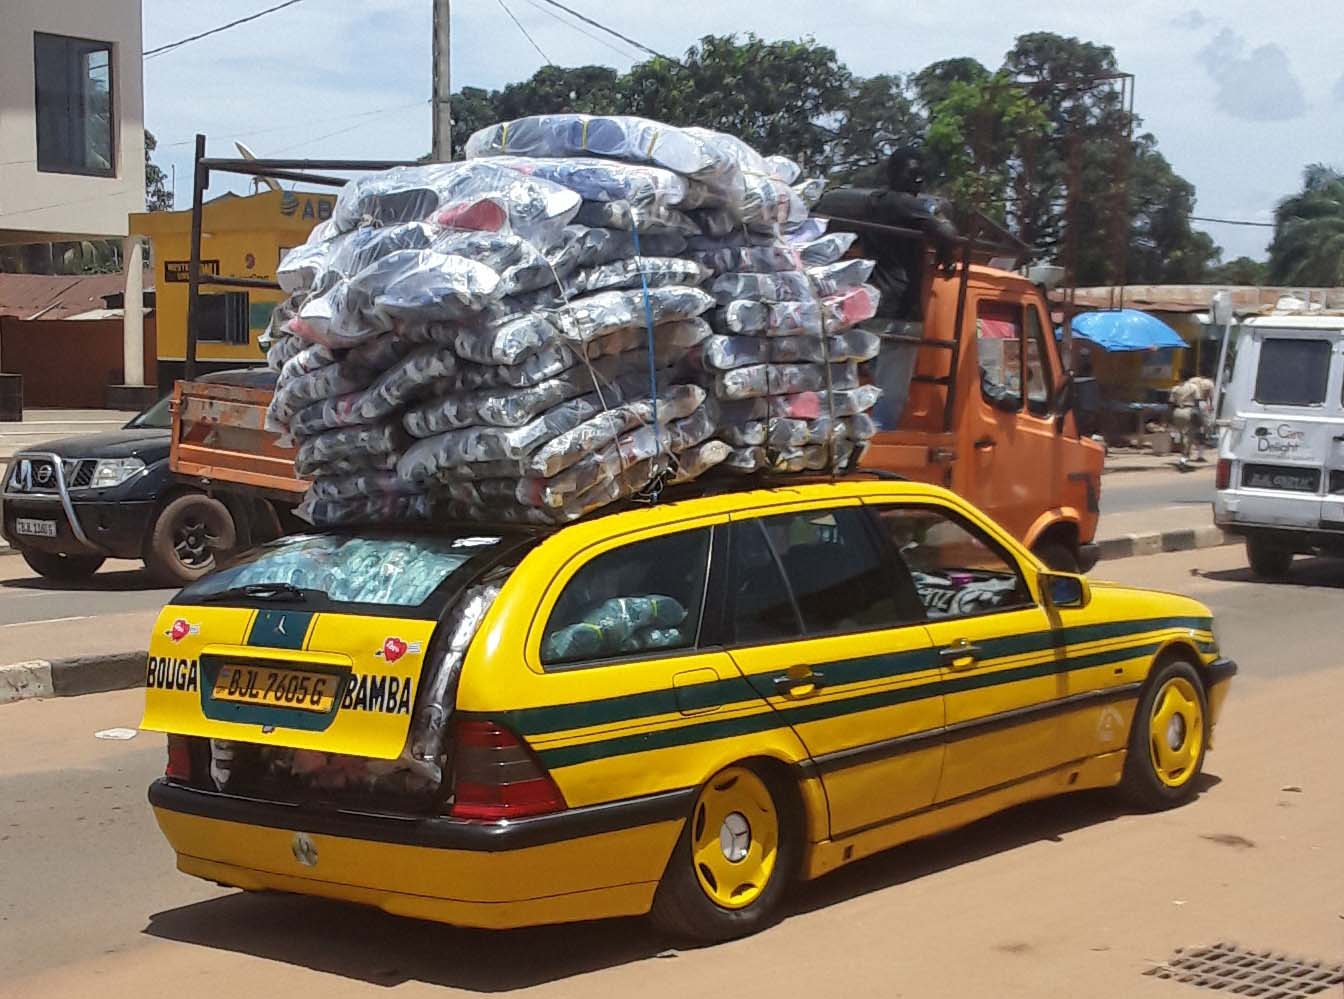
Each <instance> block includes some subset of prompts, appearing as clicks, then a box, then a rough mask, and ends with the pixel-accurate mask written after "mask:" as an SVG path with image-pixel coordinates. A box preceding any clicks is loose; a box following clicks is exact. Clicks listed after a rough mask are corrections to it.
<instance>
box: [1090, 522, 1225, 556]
mask: <svg viewBox="0 0 1344 999" xmlns="http://www.w3.org/2000/svg"><path fill="white" fill-rule="evenodd" d="M1236 540H1237V539H1236V538H1235V537H1234V536H1233V535H1231V534H1228V533H1227V532H1226V531H1224V530H1223V529H1222V528H1221V527H1214V526H1212V525H1211V526H1208V527H1187V528H1183V529H1181V530H1175V531H1153V532H1151V533H1147V534H1125V535H1121V536H1120V537H1118V538H1106V539H1105V540H1103V541H1099V542H1097V547H1098V548H1099V549H1100V559H1099V561H1104V560H1107V559H1117V558H1132V557H1133V556H1135V555H1158V554H1161V553H1162V552H1188V551H1195V550H1197V549H1200V548H1217V547H1218V546H1220V545H1230V544H1233V543H1235V541H1236Z"/></svg>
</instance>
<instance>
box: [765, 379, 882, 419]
mask: <svg viewBox="0 0 1344 999" xmlns="http://www.w3.org/2000/svg"><path fill="white" fill-rule="evenodd" d="M881 397H882V390H881V389H879V388H878V387H877V386H876V385H860V386H858V387H857V388H851V389H837V390H836V391H834V392H827V391H825V390H822V391H820V392H800V393H798V394H796V395H781V396H775V397H773V398H771V399H769V400H767V406H768V408H767V414H768V417H769V418H770V419H781V418H790V417H793V418H796V419H800V420H815V419H817V418H818V417H819V416H821V414H822V413H827V414H829V413H834V414H835V415H836V416H837V417H840V416H855V415H856V414H858V413H866V412H867V411H868V410H870V409H872V408H873V407H874V406H875V405H877V400H878V399H880V398H881Z"/></svg>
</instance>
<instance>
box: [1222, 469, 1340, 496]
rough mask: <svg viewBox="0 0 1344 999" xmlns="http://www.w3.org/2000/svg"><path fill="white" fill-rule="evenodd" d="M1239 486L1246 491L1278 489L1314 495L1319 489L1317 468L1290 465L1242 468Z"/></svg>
mask: <svg viewBox="0 0 1344 999" xmlns="http://www.w3.org/2000/svg"><path fill="white" fill-rule="evenodd" d="M1241 484H1242V485H1243V486H1245V487H1246V488H1247V489H1278V490H1282V491H1284V492H1291V493H1314V492H1317V491H1319V490H1320V488H1321V470H1320V469H1319V468H1301V467H1295V466H1292V465H1253V464H1248V465H1244V466H1242V469H1241Z"/></svg>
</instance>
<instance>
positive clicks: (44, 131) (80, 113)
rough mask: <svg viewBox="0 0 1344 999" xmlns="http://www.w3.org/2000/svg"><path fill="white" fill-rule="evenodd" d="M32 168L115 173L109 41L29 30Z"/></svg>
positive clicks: (110, 50) (101, 174)
mask: <svg viewBox="0 0 1344 999" xmlns="http://www.w3.org/2000/svg"><path fill="white" fill-rule="evenodd" d="M33 68H34V74H33V75H34V77H35V78H36V103H35V107H36V109H37V168H38V169H39V170H42V171H45V172H48V173H83V174H92V175H94V176H98V177H111V176H114V175H115V173H116V155H115V148H116V129H115V127H114V124H113V110H112V109H113V108H114V107H115V104H114V94H113V92H112V86H113V80H112V45H111V43H110V42H93V41H89V40H87V39H83V38H66V37H64V36H63V35H44V34H40V33H37V34H34V36H33Z"/></svg>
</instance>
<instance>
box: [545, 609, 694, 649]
mask: <svg viewBox="0 0 1344 999" xmlns="http://www.w3.org/2000/svg"><path fill="white" fill-rule="evenodd" d="M684 620H686V608H685V607H683V606H682V605H681V604H680V603H678V602H677V601H676V600H675V599H674V598H672V597H668V596H663V595H661V594H656V593H655V594H648V595H647V596H630V597H612V598H611V599H609V600H606V601H604V602H603V603H601V604H599V605H598V606H596V607H594V608H592V609H591V610H589V611H588V612H587V613H585V614H584V615H583V616H582V617H581V618H580V619H579V620H578V621H576V622H575V623H574V624H570V625H567V626H566V627H564V628H560V629H558V630H556V631H553V632H551V634H550V635H548V636H547V637H546V641H545V643H544V647H543V648H542V650H541V654H542V657H543V658H544V659H546V660H547V661H548V662H562V661H565V660H569V659H600V658H603V657H605V656H611V655H614V654H616V653H618V652H621V651H623V650H624V649H625V647H626V645H627V643H628V642H629V641H630V639H631V637H632V636H633V635H635V634H636V633H638V632H640V631H643V630H645V629H649V628H674V627H676V626H677V625H679V624H681V622H682V621H684Z"/></svg>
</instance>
